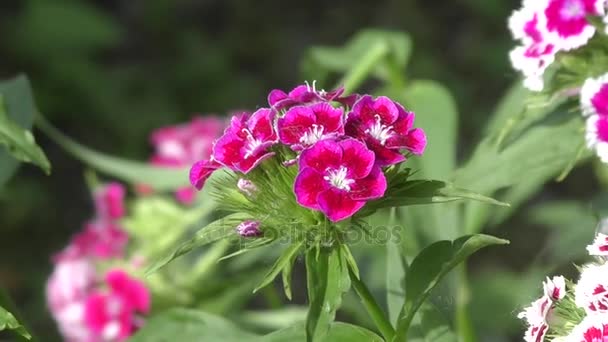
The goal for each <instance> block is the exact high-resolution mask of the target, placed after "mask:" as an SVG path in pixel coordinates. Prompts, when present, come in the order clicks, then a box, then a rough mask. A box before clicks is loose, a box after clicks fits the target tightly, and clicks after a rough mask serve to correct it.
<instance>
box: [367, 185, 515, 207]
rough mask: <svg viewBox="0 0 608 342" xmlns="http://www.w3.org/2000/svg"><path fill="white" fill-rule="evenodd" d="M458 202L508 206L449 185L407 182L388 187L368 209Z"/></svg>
mask: <svg viewBox="0 0 608 342" xmlns="http://www.w3.org/2000/svg"><path fill="white" fill-rule="evenodd" d="M459 200H474V201H479V202H485V203H490V204H495V205H501V206H508V204H506V203H503V202H500V201H497V200H495V199H492V198H490V197H486V196H483V195H480V194H478V193H475V192H473V191H470V190H466V189H461V188H457V187H455V186H454V185H453V184H451V183H447V182H443V181H438V180H407V181H405V182H403V183H402V184H400V185H398V186H395V187H392V186H390V185H389V190H388V191H387V193H386V195H385V196H384V198H382V199H381V200H378V201H374V202H371V203H370V207H372V208H374V209H379V208H390V207H400V206H407V205H417V204H432V203H444V202H453V201H459Z"/></svg>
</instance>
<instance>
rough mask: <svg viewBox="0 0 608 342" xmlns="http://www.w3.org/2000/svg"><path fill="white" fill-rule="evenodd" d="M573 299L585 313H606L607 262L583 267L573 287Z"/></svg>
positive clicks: (607, 297) (607, 309)
mask: <svg viewBox="0 0 608 342" xmlns="http://www.w3.org/2000/svg"><path fill="white" fill-rule="evenodd" d="M574 300H575V302H576V305H578V306H579V307H581V308H583V309H585V311H586V312H587V314H596V313H603V314H608V264H603V265H595V264H590V265H587V266H585V267H584V268H583V270H582V272H581V276H580V279H579V281H578V283H577V284H576V286H575V288H574Z"/></svg>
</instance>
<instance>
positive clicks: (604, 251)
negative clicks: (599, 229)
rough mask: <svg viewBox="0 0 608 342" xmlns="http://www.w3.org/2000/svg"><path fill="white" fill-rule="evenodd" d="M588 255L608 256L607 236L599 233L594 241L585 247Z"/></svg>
mask: <svg viewBox="0 0 608 342" xmlns="http://www.w3.org/2000/svg"><path fill="white" fill-rule="evenodd" d="M587 251H588V252H589V255H594V256H603V257H605V256H608V235H606V234H602V233H599V234H597V235H596V236H595V240H593V243H592V244H591V245H589V246H587Z"/></svg>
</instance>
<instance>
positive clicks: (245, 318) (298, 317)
mask: <svg viewBox="0 0 608 342" xmlns="http://www.w3.org/2000/svg"><path fill="white" fill-rule="evenodd" d="M307 312H308V308H307V307H305V306H295V305H288V306H285V307H281V308H279V309H274V310H259V309H258V310H255V311H244V312H240V313H239V316H238V317H239V322H243V323H244V324H246V325H247V326H252V327H257V328H263V329H268V330H278V329H286V328H289V327H291V326H293V325H296V324H300V323H303V322H304V321H305V320H306V313H307ZM302 330H303V329H302Z"/></svg>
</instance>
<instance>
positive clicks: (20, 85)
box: [0, 75, 37, 187]
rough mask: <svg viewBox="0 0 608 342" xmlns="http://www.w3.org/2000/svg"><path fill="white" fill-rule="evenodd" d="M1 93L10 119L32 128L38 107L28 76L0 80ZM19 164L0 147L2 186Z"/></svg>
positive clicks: (0, 181) (0, 177) (22, 126)
mask: <svg viewBox="0 0 608 342" xmlns="http://www.w3.org/2000/svg"><path fill="white" fill-rule="evenodd" d="M0 94H1V95H2V98H3V99H4V105H5V106H6V108H5V109H6V114H7V117H8V120H10V121H12V122H13V123H15V124H16V125H18V127H20V128H22V129H24V130H29V129H31V128H32V124H33V122H34V115H35V114H36V112H37V109H36V105H35V103H34V97H33V95H32V90H31V87H30V84H29V81H28V80H27V78H26V77H25V76H23V75H19V76H17V77H15V78H13V79H10V80H6V81H2V82H0ZM18 165H19V162H17V161H16V160H15V159H14V158H13V157H12V156H11V155H10V154H9V153H8V152H7V151H6V150H4V149H0V187H1V186H2V185H3V184H4V183H6V182H7V181H8V179H9V178H10V177H11V176H12V175H13V173H14V172H15V171H16V170H17V167H18Z"/></svg>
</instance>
